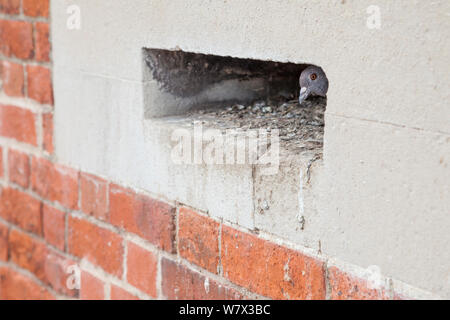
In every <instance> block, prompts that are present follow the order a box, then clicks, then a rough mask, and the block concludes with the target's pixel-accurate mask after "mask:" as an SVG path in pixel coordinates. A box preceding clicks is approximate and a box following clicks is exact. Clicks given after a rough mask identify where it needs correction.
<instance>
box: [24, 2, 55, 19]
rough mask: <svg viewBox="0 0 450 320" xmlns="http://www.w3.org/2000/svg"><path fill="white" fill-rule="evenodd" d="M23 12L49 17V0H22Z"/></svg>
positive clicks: (33, 15) (28, 14)
mask: <svg viewBox="0 0 450 320" xmlns="http://www.w3.org/2000/svg"><path fill="white" fill-rule="evenodd" d="M22 1H23V3H22V6H23V13H24V14H25V15H27V16H30V17H48V13H49V7H50V4H49V0H22Z"/></svg>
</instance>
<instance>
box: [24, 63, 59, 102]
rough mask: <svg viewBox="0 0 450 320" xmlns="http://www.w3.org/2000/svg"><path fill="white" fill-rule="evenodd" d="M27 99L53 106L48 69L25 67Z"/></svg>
mask: <svg viewBox="0 0 450 320" xmlns="http://www.w3.org/2000/svg"><path fill="white" fill-rule="evenodd" d="M27 83H28V97H29V98H30V99H33V100H36V101H37V102H39V103H42V104H53V85H52V74H51V72H50V69H48V68H46V67H42V66H33V65H28V66H27Z"/></svg>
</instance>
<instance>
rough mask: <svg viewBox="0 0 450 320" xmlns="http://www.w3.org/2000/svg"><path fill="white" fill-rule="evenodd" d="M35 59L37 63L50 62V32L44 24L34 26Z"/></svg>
mask: <svg viewBox="0 0 450 320" xmlns="http://www.w3.org/2000/svg"><path fill="white" fill-rule="evenodd" d="M34 28H35V41H34V43H35V46H36V50H35V54H36V56H35V59H36V60H37V61H42V62H49V61H50V40H49V39H50V38H49V35H50V30H49V24H48V23H46V22H36V24H35V26H34Z"/></svg>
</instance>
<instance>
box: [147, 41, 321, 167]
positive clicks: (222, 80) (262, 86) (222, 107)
mask: <svg viewBox="0 0 450 320" xmlns="http://www.w3.org/2000/svg"><path fill="white" fill-rule="evenodd" d="M143 60H144V72H143V78H144V79H143V80H144V102H145V118H147V119H156V118H158V119H160V120H167V121H169V119H170V120H174V119H176V120H177V121H178V122H180V121H181V122H183V125H188V124H193V123H202V124H203V125H204V126H205V127H212V128H218V129H222V130H225V129H242V130H250V129H265V130H267V131H269V132H270V131H272V130H274V129H278V130H279V136H280V146H281V147H282V148H281V149H282V151H285V152H287V153H288V154H290V155H295V154H298V153H302V152H308V153H310V157H311V158H314V159H316V158H318V157H319V158H320V157H321V154H322V147H323V130H324V112H325V108H326V98H322V97H311V98H310V99H308V100H306V101H304V102H303V103H302V104H301V105H300V104H299V102H298V97H299V91H300V88H299V76H300V74H301V73H302V71H303V70H304V69H305V68H307V67H308V65H306V64H295V63H286V62H276V61H262V60H254V59H241V58H234V57H222V56H217V55H206V54H200V53H191V52H183V51H179V50H178V51H171V50H162V49H143ZM181 122H180V124H181Z"/></svg>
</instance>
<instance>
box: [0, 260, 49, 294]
mask: <svg viewBox="0 0 450 320" xmlns="http://www.w3.org/2000/svg"><path fill="white" fill-rule="evenodd" d="M51 299H55V297H54V296H53V295H52V294H51V293H50V292H49V291H48V290H47V289H45V288H43V287H41V286H40V285H39V284H38V283H36V282H35V281H34V280H32V279H31V278H29V277H27V276H24V275H22V274H20V273H18V272H16V271H13V270H10V269H9V268H6V267H0V300H51Z"/></svg>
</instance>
